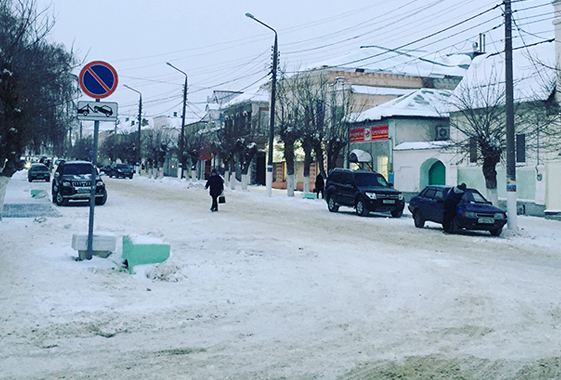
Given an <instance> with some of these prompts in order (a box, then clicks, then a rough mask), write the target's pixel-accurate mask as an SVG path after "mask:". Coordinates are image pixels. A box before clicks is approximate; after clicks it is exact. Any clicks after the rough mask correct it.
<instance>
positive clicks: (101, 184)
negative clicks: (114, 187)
mask: <svg viewBox="0 0 561 380" xmlns="http://www.w3.org/2000/svg"><path fill="white" fill-rule="evenodd" d="M95 185H96V186H103V185H104V183H103V181H101V180H99V181H97V182H96V183H95Z"/></svg>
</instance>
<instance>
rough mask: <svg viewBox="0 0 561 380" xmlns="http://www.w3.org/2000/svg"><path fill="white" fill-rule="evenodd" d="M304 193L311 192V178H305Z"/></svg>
mask: <svg viewBox="0 0 561 380" xmlns="http://www.w3.org/2000/svg"><path fill="white" fill-rule="evenodd" d="M304 192H305V193H309V192H310V176H307V177H304Z"/></svg>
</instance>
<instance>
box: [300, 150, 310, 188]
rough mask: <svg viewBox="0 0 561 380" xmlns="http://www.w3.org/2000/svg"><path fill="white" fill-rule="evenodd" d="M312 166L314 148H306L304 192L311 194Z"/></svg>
mask: <svg viewBox="0 0 561 380" xmlns="http://www.w3.org/2000/svg"><path fill="white" fill-rule="evenodd" d="M311 165H312V148H311V147H307V148H304V184H303V189H302V190H303V191H304V192H305V193H309V192H310V166H311Z"/></svg>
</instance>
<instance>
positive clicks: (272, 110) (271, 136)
mask: <svg viewBox="0 0 561 380" xmlns="http://www.w3.org/2000/svg"><path fill="white" fill-rule="evenodd" d="M245 15H246V16H247V17H249V18H250V19H252V20H254V21H257V22H258V23H259V24H261V25H263V26H264V27H266V28H268V29H270V30H272V31H273V32H274V33H275V43H274V45H273V69H272V71H271V74H272V78H271V106H270V115H269V152H268V153H269V155H268V158H267V175H266V177H265V181H266V186H267V191H266V194H267V196H268V197H270V196H271V195H272V188H273V140H274V136H275V93H276V88H277V63H278V62H277V61H278V41H277V31H276V30H275V29H273V28H271V27H270V26H269V25H267V24H265V23H264V22H262V21H260V20H258V19H256V18H255V17H254V16H253V15H252V14H251V13H246V14H245Z"/></svg>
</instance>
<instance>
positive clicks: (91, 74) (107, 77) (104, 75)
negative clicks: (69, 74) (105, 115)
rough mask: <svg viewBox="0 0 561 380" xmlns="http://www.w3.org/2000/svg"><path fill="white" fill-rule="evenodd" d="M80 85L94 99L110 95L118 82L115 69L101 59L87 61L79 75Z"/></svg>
mask: <svg viewBox="0 0 561 380" xmlns="http://www.w3.org/2000/svg"><path fill="white" fill-rule="evenodd" d="M79 81H80V87H81V88H82V90H83V91H84V92H85V93H86V95H88V96H91V97H92V98H94V99H102V98H106V97H108V96H109V95H111V94H112V93H113V92H114V91H115V90H116V89H117V83H118V82H119V80H118V77H117V71H115V69H114V68H113V66H111V65H110V64H108V63H107V62H103V61H94V62H90V63H88V64H87V65H86V66H84V68H83V69H82V71H80V76H79Z"/></svg>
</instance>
